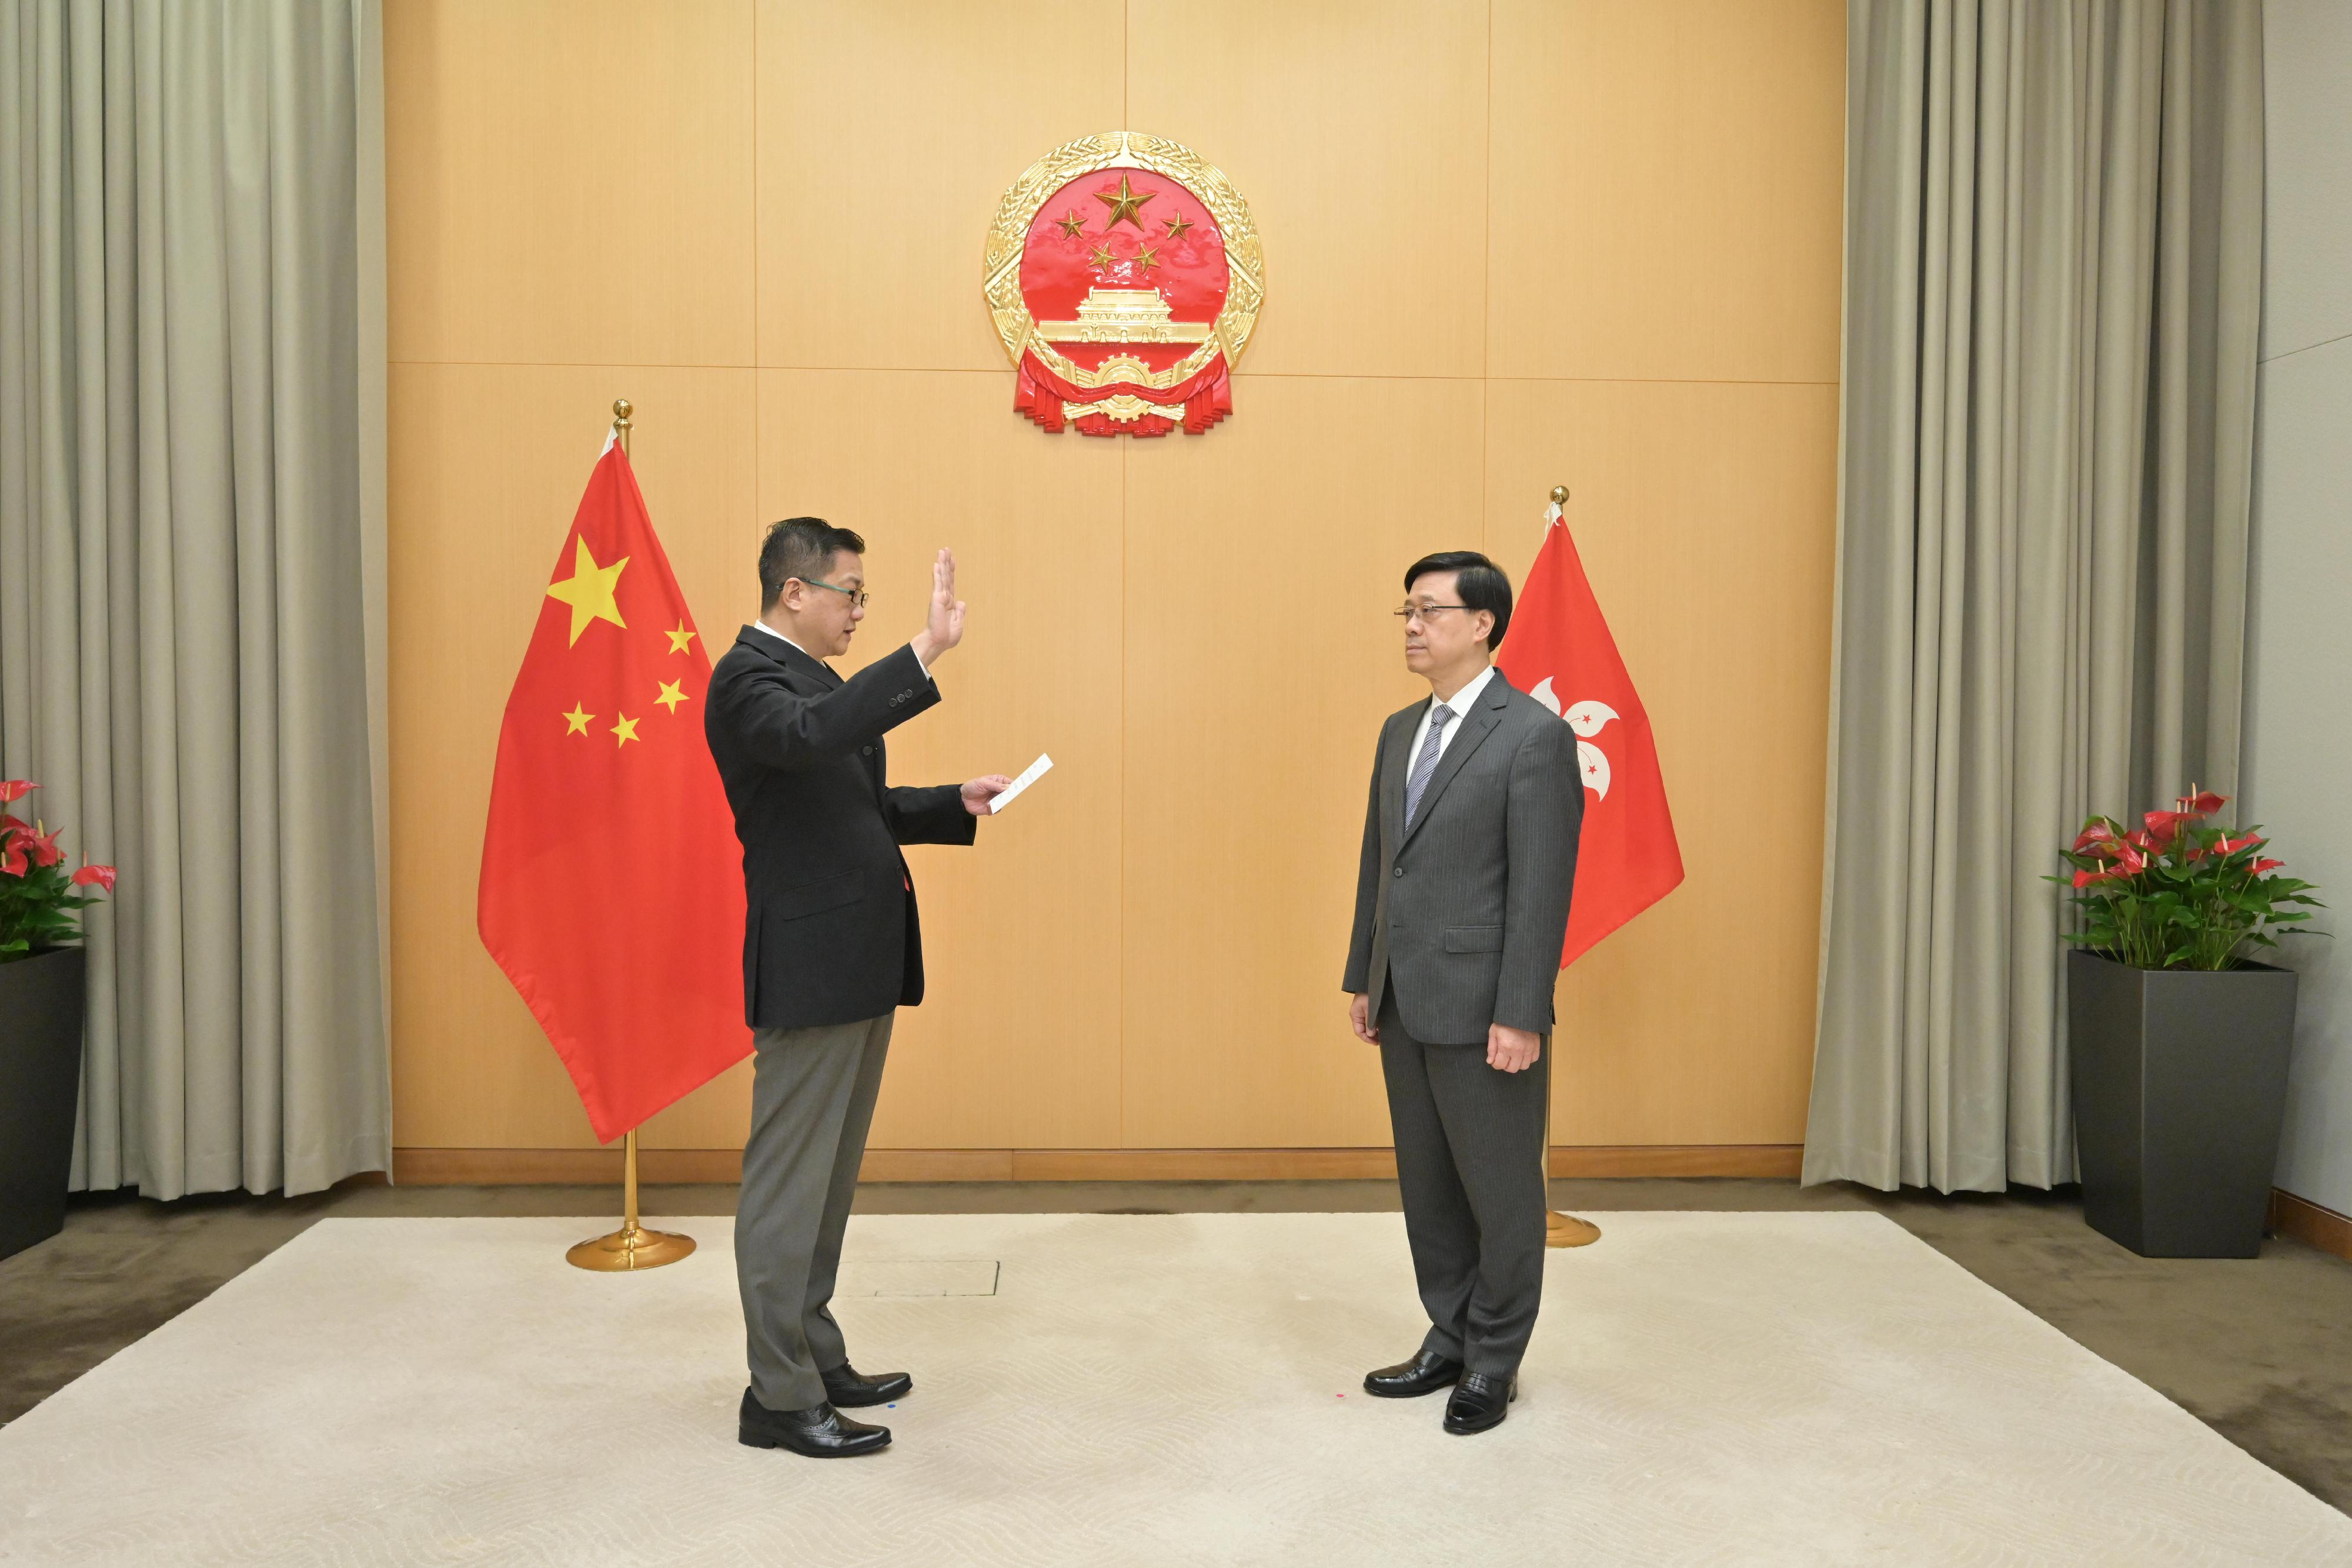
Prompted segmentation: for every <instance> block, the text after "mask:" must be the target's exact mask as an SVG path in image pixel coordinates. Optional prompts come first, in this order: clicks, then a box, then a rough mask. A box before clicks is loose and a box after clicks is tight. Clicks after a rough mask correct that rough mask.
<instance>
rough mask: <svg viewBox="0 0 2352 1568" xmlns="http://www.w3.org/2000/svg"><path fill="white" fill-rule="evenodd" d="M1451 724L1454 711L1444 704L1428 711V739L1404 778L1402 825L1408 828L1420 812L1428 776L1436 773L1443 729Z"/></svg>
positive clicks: (1427, 784)
mask: <svg viewBox="0 0 2352 1568" xmlns="http://www.w3.org/2000/svg"><path fill="white" fill-rule="evenodd" d="M1453 722H1454V710H1453V709H1452V708H1450V707H1447V706H1445V705H1444V703H1439V704H1438V705H1437V706H1435V707H1433V708H1431V709H1430V710H1429V738H1428V739H1426V740H1424V741H1423V742H1422V743H1421V755H1420V756H1419V757H1416V758H1413V762H1412V772H1410V773H1408V774H1406V775H1405V777H1404V825H1405V826H1406V827H1408V828H1410V827H1412V819H1413V815H1414V813H1415V812H1417V811H1419V810H1421V792H1422V791H1423V789H1428V788H1429V776H1430V775H1431V774H1433V773H1434V772H1436V771H1437V752H1438V748H1439V747H1442V746H1444V744H1445V727H1446V726H1447V725H1449V724H1451V723H1453Z"/></svg>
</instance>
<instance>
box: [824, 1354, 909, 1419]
mask: <svg viewBox="0 0 2352 1568" xmlns="http://www.w3.org/2000/svg"><path fill="white" fill-rule="evenodd" d="M817 1375H818V1376H820V1377H822V1378H824V1397H825V1403H827V1404H829V1405H838V1406H843V1407H844V1408H845V1409H853V1410H854V1409H856V1407H858V1406H861V1405H887V1404H888V1403H890V1401H892V1400H893V1399H904V1398H905V1397H906V1396H907V1395H908V1392H909V1391H910V1390H912V1389H913V1387H914V1386H915V1380H914V1379H913V1378H912V1377H909V1376H908V1375H906V1374H905V1373H903V1372H886V1373H884V1374H882V1375H880V1376H879V1377H868V1376H866V1375H865V1374H863V1373H861V1372H859V1371H858V1370H857V1368H856V1367H854V1366H852V1365H850V1364H849V1363H847V1362H843V1363H842V1364H840V1365H839V1366H836V1367H835V1368H834V1369H833V1370H832V1371H831V1372H820V1373H818V1374H817Z"/></svg>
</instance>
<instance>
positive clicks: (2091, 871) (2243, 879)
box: [2046, 789, 2326, 969]
mask: <svg viewBox="0 0 2352 1568" xmlns="http://www.w3.org/2000/svg"><path fill="white" fill-rule="evenodd" d="M2228 803H2229V802H2228V800H2227V799H2226V798H2225V797H2223V796H2220V795H2215V794H2211V793H2210V792H2204V791H2198V790H2194V789H2192V790H2191V791H2190V792H2189V794H2187V795H2184V796H2182V797H2181V798H2180V799H2179V800H2177V801H2175V802H2174V803H2173V804H2174V806H2175V808H2176V809H2175V810H2169V811H2150V812H2148V813H2147V816H2146V817H2145V818H2143V819H2142V821H2141V825H2140V826H2139V827H2137V828H2132V829H2126V828H2125V827H2124V826H2123V824H2122V823H2120V822H2117V821H2115V819H2113V818H2111V817H2093V818H2091V819H2090V820H2089V821H2085V822H2084V824H2083V831H2082V832H2081V834H2080V835H2078V836H2077V837H2076V838H2075V840H2074V845H2073V847H2071V848H2069V849H2063V850H2061V851H2059V852H2058V858H2059V859H2061V860H2063V861H2064V862H2066V863H2067V864H2068V865H2069V866H2071V867H2073V868H2074V869H2073V871H2072V873H2061V874H2059V875H2056V876H2053V877H2049V878H2047V879H2046V880H2048V881H2051V882H2054V883H2059V884H2061V885H2062V886H2071V887H2072V888H2073V889H2074V910H2075V914H2076V915H2077V917H2078V928H2077V929H2075V930H2074V931H2069V932H2066V933H2064V934H2063V935H2064V936H2065V939H2066V940H2067V941H2069V942H2072V943H2074V944H2075V945H2076V946H2082V947H2087V948H2089V949H2090V950H2091V951H2092V952H2094V953H2099V954H2103V955H2105V956H2107V957H2109V958H2112V959H2114V960H2115V961H2116V963H2118V964H2124V965H2128V966H2129V967H2132V968H2135V969H2234V968H2237V967H2240V966H2242V965H2244V964H2248V963H2251V962H2252V961H2253V956H2254V954H2255V952H2256V951H2258V950H2260V949H2263V948H2274V947H2276V946H2278V945H2279V944H2278V939H2279V938H2280V937H2282V936H2321V935H2324V933H2320V932H2315V931H2311V930H2308V929H2306V928H2305V922H2307V921H2309V920H2310V918H2311V915H2310V911H2311V910H2313V909H2321V908H2325V907H2326V905H2324V904H2321V903H2320V902H2319V900H2317V899H2315V898H2314V897H2312V896H2311V894H2312V884H2311V883H2307V882H2303V881H2299V880H2297V879H2296V878H2294V877H2291V876H2284V875H2281V874H2280V868H2281V867H2282V866H2283V865H2284V862H2281V861H2276V860H2272V859H2270V858H2268V857H2266V856H2265V855H2263V843H2264V841H2263V836H2262V833H2261V831H2260V830H2259V829H2255V828H2248V829H2246V830H2244V831H2238V830H2235V829H2231V828H2225V827H2217V826H2215V825H2214V824H2213V823H2212V822H2211V821H2209V819H2210V818H2211V817H2212V815H2213V813H2215V812H2216V811H2219V810H2221V808H2222V807H2223V806H2225V805H2227V804H2228Z"/></svg>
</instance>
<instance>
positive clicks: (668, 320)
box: [383, 0, 977, 365]
mask: <svg viewBox="0 0 2352 1568" xmlns="http://www.w3.org/2000/svg"><path fill="white" fill-rule="evenodd" d="M383 73H384V83H385V92H384V182H385V202H384V204H385V250H386V276H387V280H388V286H389V287H388V292H389V295H390V301H389V312H390V338H391V354H392V358H393V359H394V360H395V361H465V362H469V363H471V362H482V361H494V362H508V363H530V364H558V365H562V364H569V365H599V364H620V365H648V364H658V365H748V364H750V363H751V203H750V201H749V199H748V198H749V195H750V191H751V3H750V0H690V3H686V4H670V5H644V4H641V3H638V0H499V4H497V5H485V4H481V3H480V0H394V4H392V5H386V6H385V7H384V18H383ZM974 248H975V249H977V244H976V243H975V246H974Z"/></svg>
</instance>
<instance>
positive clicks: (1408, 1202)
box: [1380, 991, 1551, 1376]
mask: <svg viewBox="0 0 2352 1568" xmlns="http://www.w3.org/2000/svg"><path fill="white" fill-rule="evenodd" d="M1394 995H1395V993H1394V992H1393V991H1391V993H1390V995H1389V997H1387V998H1382V1000H1381V1017H1380V1033H1381V1071H1382V1072H1383V1073H1384V1074H1385V1075H1386V1077H1387V1079H1388V1089H1389V1125H1390V1127H1391V1129H1392V1130H1393V1131H1394V1133H1395V1135H1396V1154H1397V1185H1398V1186H1400V1187H1401V1188H1402V1190H1403V1195H1404V1229H1405V1238H1406V1239H1407V1240H1408V1241H1409V1242H1411V1244H1412V1272H1413V1279H1414V1281H1415V1283H1416V1284H1418V1285H1419V1287H1420V1290H1421V1304H1422V1306H1423V1308H1425V1309H1426V1310H1427V1311H1428V1312H1429V1333H1428V1335H1427V1337H1426V1338H1424V1339H1423V1341H1422V1345H1423V1348H1424V1349H1426V1350H1430V1351H1433V1352H1435V1353H1436V1354H1439V1355H1445V1356H1452V1357H1454V1358H1455V1359H1457V1360H1459V1361H1461V1362H1462V1363H1463V1364H1464V1365H1465V1366H1467V1367H1468V1368H1469V1369H1470V1370H1471V1371H1472V1372H1486V1373H1493V1374H1496V1375H1506V1376H1507V1375H1509V1374H1511V1373H1513V1372H1516V1371H1517V1370H1518V1365H1519V1358H1520V1357H1521V1356H1523V1355H1525V1354H1527V1350H1528V1335H1529V1334H1530V1333H1533V1332H1534V1330H1535V1326H1536V1308H1537V1307H1538V1305H1539V1304H1540V1303H1541V1301H1542V1300H1543V1266H1544V1207H1545V1193H1544V1146H1543V1143H1544V1102H1545V1100H1546V1098H1547V1097H1548V1096H1549V1093H1550V1092H1551V1041H1550V1040H1549V1039H1546V1040H1545V1041H1544V1050H1543V1056H1542V1058H1541V1060H1539V1061H1538V1062H1537V1063H1536V1065H1535V1066H1533V1067H1530V1068H1528V1069H1527V1070H1526V1071H1522V1072H1504V1071H1499V1070H1498V1069H1496V1068H1492V1067H1489V1066H1487V1065H1486V1047H1485V1046H1483V1045H1423V1044H1422V1043H1421V1042H1420V1041H1419V1040H1415V1039H1413V1038H1412V1036H1411V1035H1410V1034H1408V1033H1406V1032H1405V1027H1404V1020H1403V1019H1402V1018H1400V1017H1398V1015H1397V1009H1396V1003H1395V1001H1394V999H1393V998H1394Z"/></svg>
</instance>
